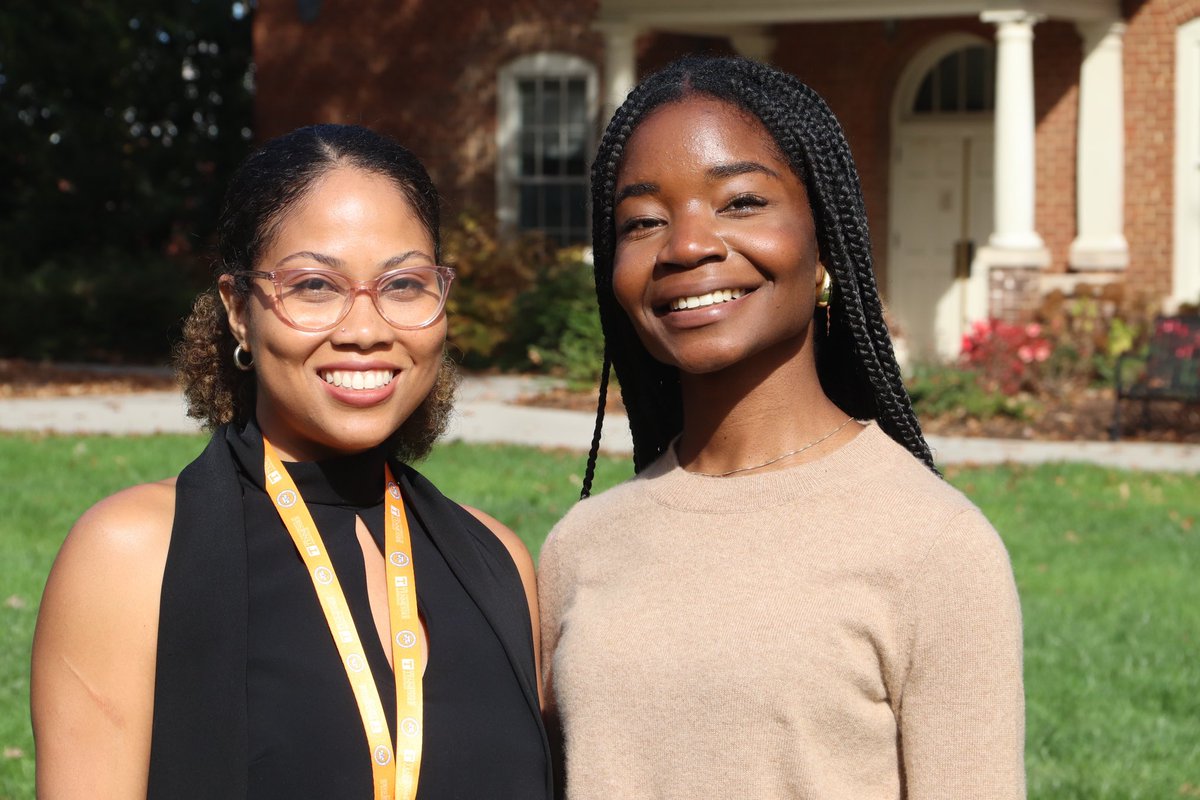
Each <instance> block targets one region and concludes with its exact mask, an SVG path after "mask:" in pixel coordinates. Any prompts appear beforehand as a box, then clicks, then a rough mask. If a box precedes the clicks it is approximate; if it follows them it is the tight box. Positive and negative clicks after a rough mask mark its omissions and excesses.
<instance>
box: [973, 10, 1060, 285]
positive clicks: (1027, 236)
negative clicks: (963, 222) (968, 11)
mask: <svg viewBox="0 0 1200 800" xmlns="http://www.w3.org/2000/svg"><path fill="white" fill-rule="evenodd" d="M981 18H982V20H983V21H984V22H988V23H992V24H995V25H996V26H997V31H996V51H997V52H996V123H995V124H996V145H995V146H996V157H995V166H994V169H995V192H996V203H995V212H994V213H995V215H996V219H995V229H994V231H993V233H992V235H991V238H990V239H989V240H988V245H989V247H990V248H991V249H993V250H994V251H995V252H994V253H993V254H991V255H992V258H989V260H990V261H991V262H992V263H994V264H998V263H1003V264H1010V265H1013V266H1046V265H1047V264H1048V262H1049V254H1048V253H1047V251H1046V248H1045V244H1044V243H1043V242H1042V237H1041V236H1039V235H1038V233H1037V231H1036V230H1034V202H1035V189H1034V186H1035V184H1034V180H1035V158H1034V135H1035V127H1034V116H1033V26H1034V24H1035V23H1036V22H1037V21H1038V19H1039V17H1038V16H1037V15H1034V14H1030V13H1028V12H1025V11H989V12H984V14H983V15H982V16H981Z"/></svg>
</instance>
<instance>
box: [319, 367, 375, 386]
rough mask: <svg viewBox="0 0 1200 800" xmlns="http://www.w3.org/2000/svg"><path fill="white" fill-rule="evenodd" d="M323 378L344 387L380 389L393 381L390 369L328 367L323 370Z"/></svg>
mask: <svg viewBox="0 0 1200 800" xmlns="http://www.w3.org/2000/svg"><path fill="white" fill-rule="evenodd" d="M321 380H323V381H325V382H326V383H328V384H330V385H332V386H338V387H340V388H342V389H378V388H379V387H381V386H387V385H388V384H389V383H391V382H392V371H391V370H390V369H369V370H349V369H327V370H323V371H322V372H321Z"/></svg>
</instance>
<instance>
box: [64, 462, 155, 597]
mask: <svg viewBox="0 0 1200 800" xmlns="http://www.w3.org/2000/svg"><path fill="white" fill-rule="evenodd" d="M174 520H175V480H174V479H173V478H172V479H170V480H166V481H160V482H158V483H147V484H142V485H139V486H133V487H131V488H128V489H125V490H123V491H120V492H118V493H117V494H114V495H111V496H110V497H107V498H105V499H104V500H101V501H100V502H99V503H96V505H94V506H92V507H91V508H90V509H88V510H87V511H86V512H84V514H83V516H81V517H80V518H79V520H78V521H77V522H76V523H75V525H74V526H72V528H71V530H70V532H69V533H68V534H67V537H66V539H65V540H64V541H63V544H62V548H61V549H60V550H59V553H58V557H57V558H56V559H55V561H54V565H53V567H52V568H51V570H50V576H49V578H48V580H47V582H46V592H45V597H44V598H43V606H44V611H43V616H46V615H53V614H54V613H55V612H56V611H58V610H60V609H61V610H64V611H67V612H68V613H74V611H73V610H72V609H73V608H74V607H75V605H76V604H77V603H82V602H84V600H85V598H86V597H91V598H93V599H92V600H91V601H89V602H88V605H89V606H90V607H91V608H93V609H94V610H95V611H96V612H98V613H105V612H106V609H107V612H108V613H111V614H113V615H120V614H125V613H132V614H141V613H144V612H148V611H150V610H153V612H154V616H155V617H157V609H158V595H159V591H160V589H161V587H162V576H163V570H164V568H165V566H166V562H167V550H168V549H169V547H170V543H171V528H172V526H173V524H174ZM59 601H61V602H59Z"/></svg>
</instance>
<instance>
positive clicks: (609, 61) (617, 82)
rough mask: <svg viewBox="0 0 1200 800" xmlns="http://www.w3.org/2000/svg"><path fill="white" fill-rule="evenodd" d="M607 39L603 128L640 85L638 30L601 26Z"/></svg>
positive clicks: (624, 26) (617, 26)
mask: <svg viewBox="0 0 1200 800" xmlns="http://www.w3.org/2000/svg"><path fill="white" fill-rule="evenodd" d="M597 28H598V29H599V31H600V33H601V34H603V36H604V107H603V109H601V112H602V113H601V117H602V119H601V125H608V121H609V120H610V119H612V115H613V112H614V111H616V110H617V108H618V107H619V106H620V105H621V103H624V102H625V97H626V96H627V95H628V94H629V90H630V89H632V88H633V87H634V84H636V83H637V59H636V55H635V52H634V43H635V42H636V41H637V35H638V30H637V28H635V27H633V26H632V25H625V24H621V23H608V22H606V23H601V24H600V25H598V26H597Z"/></svg>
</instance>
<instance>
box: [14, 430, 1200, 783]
mask: <svg viewBox="0 0 1200 800" xmlns="http://www.w3.org/2000/svg"><path fill="white" fill-rule="evenodd" d="M203 446H204V439H203V438H202V437H199V436H155V437H144V438H122V437H103V436H88V437H57V436H47V437H42V436H28V435H18V436H0V503H2V504H3V505H2V507H3V508H4V509H5V512H4V516H3V519H2V520H0V595H2V596H0V603H2V605H0V630H3V632H4V637H5V638H4V641H5V644H6V647H5V648H4V649H3V650H2V651H0V800H6V799H7V798H12V799H13V800H16V798H30V797H33V744H32V736H31V734H30V731H29V720H28V691H29V683H28V668H29V642H30V639H31V637H32V634H33V625H34V619H35V616H36V613H37V605H38V600H39V598H40V595H41V590H42V585H43V583H44V581H45V577H46V573H47V571H48V570H49V567H50V563H51V561H52V560H53V558H54V554H55V553H56V552H57V550H58V547H59V545H60V543H61V542H62V538H63V536H64V535H65V534H66V531H67V530H68V529H69V528H70V526H71V523H72V522H73V521H74V520H75V518H76V517H78V515H79V514H80V513H81V512H82V511H83V510H84V509H86V508H87V507H88V506H89V505H91V504H92V503H94V502H95V501H96V500H98V499H100V498H101V497H104V496H105V495H108V494H111V493H112V492H114V491H116V490H117V489H120V488H122V487H124V486H128V485H131V484H134V483H140V482H144V481H148V480H156V479H159V478H165V477H168V476H171V475H174V474H177V473H178V471H179V470H180V469H181V468H182V467H183V466H184V465H185V464H186V463H187V462H188V461H189V460H191V459H192V458H193V457H195V455H196V454H198V453H199V452H200V450H201V449H202V448H203ZM583 467H584V458H583V456H582V455H580V454H578V453H567V452H539V451H537V450H533V449H529V448H522V447H510V446H472V445H464V444H448V445H443V446H441V447H439V448H438V449H437V452H436V453H435V454H434V456H433V457H431V458H430V459H429V460H428V461H427V462H426V463H424V464H422V465H420V469H421V471H422V472H424V473H425V474H426V475H427V476H429V477H430V478H431V479H432V480H433V481H434V482H435V483H436V484H437V485H438V486H439V488H441V489H442V490H443V491H444V492H445V493H446V494H447V495H449V496H451V497H453V498H454V499H456V500H458V501H460V502H463V503H467V504H469V505H473V506H477V507H479V508H482V509H483V510H485V511H487V512H489V513H491V514H492V515H493V516H495V517H497V518H498V519H500V520H501V521H503V522H505V523H506V524H508V525H509V526H510V527H512V528H513V529H514V530H516V531H517V532H518V533H519V534H520V535H521V537H522V538H523V539H524V540H525V541H526V543H527V544H528V545H529V548H530V551H531V552H533V553H534V554H535V556H536V554H537V553H538V552H539V550H540V548H541V542H542V540H543V539H544V538H545V535H546V533H547V532H548V531H549V529H550V527H551V526H552V525H553V524H554V522H555V521H556V520H557V519H558V518H559V517H560V516H561V515H562V514H563V513H564V512H565V511H566V510H567V509H568V508H569V507H570V506H571V504H572V503H574V502H575V500H576V498H577V497H578V496H579V485H580V482H581V478H582V475H583ZM630 471H631V470H630V467H629V464H628V461H627V460H625V459H603V460H602V461H601V464H600V472H599V476H598V479H597V488H598V489H600V488H604V487H606V486H611V485H613V484H615V483H616V482H618V481H620V480H622V479H623V478H624V477H626V476H628V475H629V474H630ZM947 478H948V479H949V480H950V481H951V482H952V483H954V485H956V486H958V487H959V488H960V489H962V490H963V491H964V492H966V493H967V495H969V496H970V497H971V498H972V499H973V500H974V501H975V502H976V503H978V504H979V505H980V506H981V507H982V508H983V510H984V512H985V513H986V514H987V515H988V517H989V518H990V519H991V520H992V522H993V524H994V525H995V526H996V528H997V530H999V531H1000V534H1001V536H1002V537H1003V538H1004V541H1005V543H1006V544H1007V546H1008V548H1009V552H1010V554H1011V556H1012V560H1013V569H1014V572H1015V574H1016V578H1017V584H1018V587H1019V588H1020V591H1021V601H1022V607H1023V610H1024V616H1025V647H1026V650H1025V680H1026V693H1027V697H1028V701H1027V702H1028V714H1027V717H1028V725H1027V727H1028V736H1027V765H1028V774H1029V796H1030V797H1031V798H1045V799H1046V800H1070V799H1072V798H1079V800H1083V798H1087V799H1088V800H1093V799H1094V798H1113V800H1115V799H1116V798H1122V800H1124V799H1125V798H1129V799H1130V800H1133V799H1135V798H1161V797H1189V796H1200V666H1198V662H1200V647H1198V644H1200V642H1198V639H1200V580H1197V578H1196V575H1197V568H1198V567H1200V563H1198V562H1200V527H1198V526H1200V493H1198V492H1196V485H1197V480H1196V478H1195V477H1194V476H1180V475H1172V474H1150V473H1145V474H1138V473H1130V472H1120V471H1116V470H1107V469H1101V468H1097V467H1087V466H1076V465H1070V466H1064V465H1047V466H1042V467H1036V468H1028V467H999V468H987V469H960V468H951V469H948V470H947Z"/></svg>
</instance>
